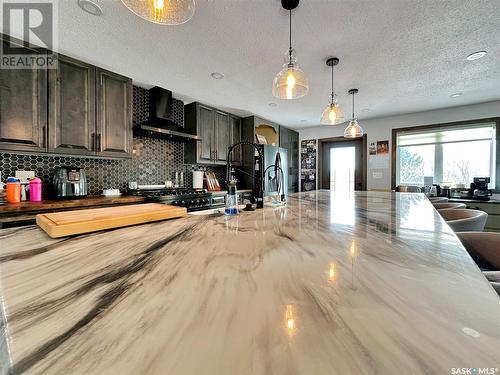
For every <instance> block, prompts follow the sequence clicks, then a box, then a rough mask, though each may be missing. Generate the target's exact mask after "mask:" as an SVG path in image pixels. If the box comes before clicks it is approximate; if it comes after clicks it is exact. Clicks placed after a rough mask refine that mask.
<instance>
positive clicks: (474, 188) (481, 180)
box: [469, 177, 491, 201]
mask: <svg viewBox="0 0 500 375" xmlns="http://www.w3.org/2000/svg"><path fill="white" fill-rule="evenodd" d="M489 183H490V178H489V177H474V179H473V182H472V183H471V184H470V189H469V195H470V198H472V199H477V200H481V201H489V200H490V196H491V190H489V189H488V184H489Z"/></svg>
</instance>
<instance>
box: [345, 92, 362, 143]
mask: <svg viewBox="0 0 500 375" xmlns="http://www.w3.org/2000/svg"><path fill="white" fill-rule="evenodd" d="M348 93H349V94H351V95H352V120H351V121H349V125H347V128H345V130H344V138H360V137H362V136H363V134H364V131H363V128H362V127H361V126H359V124H358V120H357V119H356V117H355V116H354V95H355V94H357V93H358V89H350V90H349V91H348Z"/></svg>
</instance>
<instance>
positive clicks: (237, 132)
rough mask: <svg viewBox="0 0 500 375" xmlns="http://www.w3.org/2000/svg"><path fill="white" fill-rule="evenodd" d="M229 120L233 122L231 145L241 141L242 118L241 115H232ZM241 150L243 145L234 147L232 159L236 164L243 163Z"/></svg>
mask: <svg viewBox="0 0 500 375" xmlns="http://www.w3.org/2000/svg"><path fill="white" fill-rule="evenodd" d="M229 120H230V123H231V142H230V143H231V144H230V146H231V145H234V144H235V143H238V142H240V141H241V119H240V118H239V117H236V116H233V115H231V116H230V117H229ZM241 150H242V148H241V146H238V147H236V148H234V149H233V153H232V154H231V161H232V162H233V163H234V164H236V165H241V163H242V159H241V155H242V152H241Z"/></svg>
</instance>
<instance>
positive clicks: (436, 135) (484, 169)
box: [395, 122, 496, 189]
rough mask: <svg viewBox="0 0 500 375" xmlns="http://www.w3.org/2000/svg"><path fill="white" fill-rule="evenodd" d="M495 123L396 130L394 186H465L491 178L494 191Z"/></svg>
mask: <svg viewBox="0 0 500 375" xmlns="http://www.w3.org/2000/svg"><path fill="white" fill-rule="evenodd" d="M495 125H496V124H495V122H491V123H481V124H467V125H455V126H446V127H432V128H427V129H419V130H411V129H410V130H406V129H405V130H400V131H398V130H395V131H396V138H395V140H396V185H418V186H422V185H423V182H424V176H433V177H434V183H437V184H440V185H448V186H451V187H456V185H457V184H464V185H465V186H466V187H468V186H469V184H470V183H471V182H472V179H473V178H474V177H490V179H491V182H490V184H489V188H490V189H495V172H496V161H495V159H496V157H495V156H496V127H495Z"/></svg>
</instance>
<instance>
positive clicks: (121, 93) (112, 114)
mask: <svg viewBox="0 0 500 375" xmlns="http://www.w3.org/2000/svg"><path fill="white" fill-rule="evenodd" d="M96 75H97V90H96V97H97V127H96V129H97V131H96V134H97V135H96V137H97V139H96V149H97V155H99V156H108V157H131V156H132V80H131V79H130V78H127V77H124V76H122V75H119V74H116V73H113V72H109V71H107V70H104V69H97V73H96Z"/></svg>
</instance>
